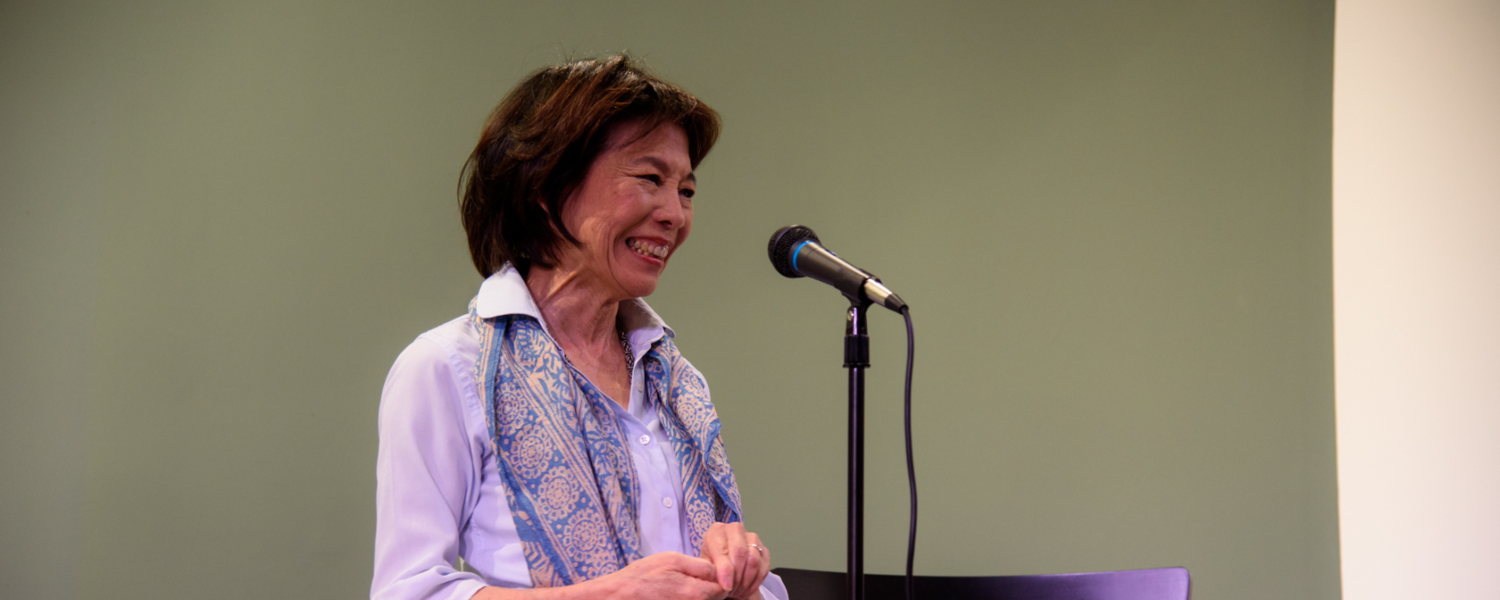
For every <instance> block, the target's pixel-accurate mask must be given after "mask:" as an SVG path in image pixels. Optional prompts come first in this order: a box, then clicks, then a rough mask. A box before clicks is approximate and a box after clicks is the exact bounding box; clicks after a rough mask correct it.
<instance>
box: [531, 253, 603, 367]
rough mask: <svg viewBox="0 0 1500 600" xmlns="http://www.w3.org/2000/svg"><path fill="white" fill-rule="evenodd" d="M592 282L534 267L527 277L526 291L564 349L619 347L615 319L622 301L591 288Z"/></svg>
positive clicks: (572, 274) (561, 270) (562, 272)
mask: <svg viewBox="0 0 1500 600" xmlns="http://www.w3.org/2000/svg"><path fill="white" fill-rule="evenodd" d="M589 279H590V278H588V277H583V276H580V274H579V273H578V272H576V271H567V270H564V269H559V268H551V269H546V268H541V267H538V266H535V265H533V266H532V267H531V269H530V272H529V273H527V276H526V288H527V289H528V290H529V291H530V292H531V299H532V300H533V301H535V302H536V307H537V309H539V310H541V311H542V318H543V319H545V320H546V322H547V330H548V333H550V334H551V335H552V337H553V338H554V339H556V340H557V342H558V343H560V344H563V345H564V346H568V347H576V348H590V349H592V348H596V347H599V346H603V345H604V344H616V343H618V342H616V341H615V340H616V339H617V337H616V333H615V331H616V327H615V319H616V317H617V315H618V314H619V310H620V299H619V298H615V297H613V296H612V295H611V294H609V293H608V292H607V291H606V290H603V289H600V288H599V287H598V286H594V285H590V281H589Z"/></svg>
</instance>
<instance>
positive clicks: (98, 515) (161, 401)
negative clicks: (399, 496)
mask: <svg viewBox="0 0 1500 600" xmlns="http://www.w3.org/2000/svg"><path fill="white" fill-rule="evenodd" d="M32 4H33V5H29V6H22V5H20V3H5V4H4V5H3V6H0V102H3V111H0V199H3V202H0V286H3V287H0V597H5V598H68V599H72V598H106V597H108V598H125V599H135V598H195V597H203V596H210V595H211V596H217V597H223V598H355V597H361V596H363V595H365V594H366V593H367V586H368V579H369V575H370V557H371V552H372V550H371V540H372V537H373V523H374V521H373V514H374V507H373V491H374V485H375V482H374V459H375V445H376V436H375V414H376V407H377V401H378V398H379V392H380V386H381V383H382V380H383V378H384V375H385V371H386V369H387V368H388V367H389V365H390V363H391V361H392V359H394V358H395V356H396V354H397V353H398V352H399V351H400V350H401V348H402V347H403V346H404V345H405V344H406V343H407V342H409V341H410V340H411V339H412V338H413V337H414V336H416V335H417V334H419V333H421V332H422V331H423V330H425V329H427V328H430V327H432V326H435V325H437V324H438V323H440V322H442V321H444V320H446V319H447V318H450V317H452V316H455V315H458V314H460V313H461V312H462V311H463V310H464V307H465V304H466V302H467V301H468V299H469V297H470V296H471V295H472V294H473V292H474V290H475V289H476V287H477V284H478V282H479V280H478V277H477V275H476V274H475V273H474V272H473V270H472V268H471V267H470V266H469V261H468V258H467V254H466V251H465V246H464V243H463V237H462V232H461V230H460V228H459V225H458V221H457V218H456V216H455V210H454V204H455V201H454V188H455V180H456V176H457V173H458V170H459V166H460V164H461V163H462V161H463V159H464V157H465V156H466V154H467V150H468V149H469V147H470V146H471V144H472V143H473V140H474V138H475V136H476V134H477V131H478V126H479V124H480V122H481V120H482V119H483V118H484V116H485V114H486V112H487V111H488V110H489V108H490V107H491V106H493V104H494V103H495V102H496V101H497V100H498V99H499V97H500V96H501V95H502V94H503V93H504V92H505V91H506V90H507V89H508V88H509V87H510V86H511V85H512V84H514V83H515V82H516V81H517V80H518V78H520V77H521V76H522V75H523V74H525V73H526V72H528V71H530V70H531V69H533V68H536V67H538V66H540V65H544V64H548V63H552V62H556V61H558V60H560V59H561V58H563V57H564V56H568V55H578V56H582V55H589V54H595V53H601V52H610V51H619V50H629V51H631V52H632V53H634V54H635V55H637V56H640V57H643V58H644V59H645V61H646V62H647V63H648V64H649V65H650V66H652V67H654V68H655V69H657V70H658V71H659V72H660V73H662V74H663V75H665V76H666V77H668V78H669V79H672V80H674V81H676V82H678V83H680V84H682V85H683V86H685V87H687V88H688V89H690V90H692V91H694V92H695V93H697V94H699V95H700V96H701V97H703V98H704V99H705V100H707V101H708V102H709V103H711V104H712V105H713V106H715V107H717V108H718V109H719V110H720V111H721V112H722V113H723V115H724V118H725V132H724V135H723V137H722V139H721V142H720V144H719V146H718V147H717V148H716V149H715V150H714V151H713V153H712V154H711V155H710V156H709V158H708V160H707V161H706V162H705V163H704V165H703V166H702V168H701V169H700V173H699V177H700V182H701V185H700V188H699V190H700V195H699V199H698V200H697V202H696V204H697V220H696V222H695V228H694V234H693V239H692V240H691V242H690V244H689V245H688V246H686V248H685V249H684V250H683V251H682V252H680V253H679V254H678V255H677V257H676V258H675V260H674V262H673V264H672V266H671V268H670V269H669V270H668V273H667V275H666V277H665V279H664V283H663V285H662V286H661V288H660V290H659V291H658V293H657V294H656V295H655V296H653V297H652V298H651V301H652V303H653V305H654V306H655V307H656V308H657V309H658V310H659V311H660V312H661V313H662V314H663V315H664V316H665V317H666V318H667V320H668V321H669V322H670V323H671V324H673V325H674V326H675V327H676V328H677V330H678V331H679V332H680V333H681V335H680V336H679V343H680V345H681V347H682V348H683V349H684V351H685V352H686V353H687V355H688V356H689V357H690V358H691V359H692V360H693V361H694V362H695V363H696V364H697V365H698V366H699V367H700V368H701V369H702V370H703V372H704V373H706V374H707V376H708V378H709V381H710V383H711V384H712V385H713V388H714V392H715V399H716V401H717V403H718V405H719V408H720V413H721V416H722V417H723V419H724V421H725V423H726V425H725V436H726V438H727V440H728V444H729V449H730V456H731V458H732V459H733V460H734V464H735V466H736V470H737V473H738V474H739V478H740V484H741V487H742V490H743V491H744V497H745V504H746V509H747V513H748V516H749V521H750V524H751V526H752V529H755V530H757V531H759V532H760V533H761V534H762V535H763V536H764V538H765V539H766V540H767V544H768V545H769V546H770V547H771V548H772V549H773V551H774V552H775V562H776V563H777V564H779V565H783V566H798V567H809V568H821V569H841V568H842V565H843V551H844V546H843V510H844V495H843V444H844V421H843V419H844V410H845V403H844V397H843V390H844V388H843V386H844V373H843V371H842V370H841V369H840V347H841V346H840V345H841V340H840V335H841V327H842V318H843V317H842V313H843V309H844V306H843V302H842V300H841V299H840V298H839V296H838V295H837V294H836V293H834V292H833V291H832V290H830V289H826V288H825V287H824V286H821V285H819V284H816V283H813V282H809V281H805V280H804V281H790V280H786V279H783V278H781V277H780V276H778V275H776V274H775V273H774V272H773V271H772V270H771V268H770V267H769V265H767V264H766V259H765V257H764V243H765V239H766V238H767V236H768V235H769V234H770V233H771V231H772V230H774V229H775V228H776V227H778V226H780V225H784V224H788V223H802V224H806V225H809V226H812V227H813V228H815V229H816V230H817V231H818V232H819V233H820V234H821V236H822V237H823V239H824V241H826V242H827V243H828V245H829V246H830V247H832V248H834V249H835V250H837V251H839V252H840V253H841V254H842V255H843V256H845V257H848V258H850V259H851V260H853V261H855V262H856V263H857V264H860V265H863V266H865V267H867V268H870V269H872V270H874V271H875V272H877V273H879V274H880V275H882V276H883V277H884V279H885V280H886V281H887V282H889V283H890V284H891V286H892V287H893V288H895V289H896V290H897V291H899V292H900V293H901V294H902V296H903V297H905V298H906V299H907V300H908V301H910V303H911V304H912V305H913V306H914V307H915V308H914V314H915V318H916V326H917V334H918V349H919V352H918V362H917V365H918V367H917V368H918V370H917V379H916V409H915V418H916V443H917V450H918V458H917V460H918V468H919V476H920V478H921V484H922V490H923V496H922V498H923V503H922V509H923V511H922V517H923V519H922V529H921V540H920V548H919V554H918V561H917V565H918V571H919V572H922V573H929V574H1001V573H1040V572H1068V571H1095V570H1112V569H1129V568H1140V567H1152V566H1167V565H1183V566H1186V567H1188V568H1189V569H1191V570H1192V573H1193V576H1194V579H1195V586H1194V587H1195V591H1196V592H1197V594H1196V596H1197V597H1198V598H1205V599H1209V598H1212V599H1220V598H1223V599H1249V598H1289V599H1301V598H1334V597H1337V596H1338V595H1339V580H1338V560H1339V556H1338V547H1337V541H1338V535H1337V533H1338V532H1337V516H1336V500H1335V473H1334V427H1333V386H1332V375H1333V370H1332V364H1333V362H1332V358H1333V356H1332V355H1333V351H1332V316H1331V314H1332V308H1331V307H1332V300H1331V292H1330V290H1331V284H1330V275H1331V273H1330V271H1331V268H1330V233H1329V232H1330V223H1329V214H1330V208H1329V197H1330V190H1329V187H1330V184H1329V168H1330V159H1329V144H1330V141H1329V140H1330V103H1331V81H1332V73H1331V65H1332V36H1333V21H1332V18H1333V3H1332V2H1330V1H1323V2H1302V1H1296V0H1282V1H1243V2H1208V3H1204V2H1186V1H1180V2H1172V1H1132V2H1024V3H1023V2H1005V3H979V2H975V3H966V2H940V3H924V4H922V5H920V6H918V5H916V4H915V3H913V4H910V5H902V4H893V3H883V4H866V3H827V4H805V3H801V2H771V3H756V4H753V5H745V6H729V5H727V4H726V3H680V4H670V3H651V4H649V5H645V6H635V7H626V6H623V5H621V4H619V3H597V4H593V3H578V2H568V3H547V4H539V5H534V6H520V5H508V4H501V3H478V2H475V3H442V4H438V3H387V4H388V5H387V6H379V7H377V6H370V5H369V4H368V3H360V2H324V3H310V2H243V3H201V2H181V3H175V4H174V3H167V2H138V3H132V4H134V5H133V6H129V7H126V6H121V5H120V3H102V2H101V3H78V2H53V3H32ZM872 335H873V337H874V345H875V350H874V360H875V367H874V369H873V370H872V372H871V376H870V388H871V391H870V411H871V414H870V422H869V429H870V431H869V433H870V446H869V458H870V473H869V492H870V498H869V511H870V519H869V520H870V525H869V546H868V557H869V565H870V568H871V570H872V571H875V572H897V571H899V570H900V568H901V564H902V560H903V558H902V556H903V552H904V546H905V543H904V536H905V531H906V520H905V519H906V495H905V488H904V485H905V480H904V473H903V471H902V458H901V453H900V442H899V440H900V438H899V431H900V406H899V398H900V396H899V387H900V368H899V367H900V362H901V360H902V350H903V345H902V336H903V331H902V329H901V328H900V325H899V321H898V320H897V318H895V317H894V316H893V315H890V314H877V315H875V316H874V322H873V325H872Z"/></svg>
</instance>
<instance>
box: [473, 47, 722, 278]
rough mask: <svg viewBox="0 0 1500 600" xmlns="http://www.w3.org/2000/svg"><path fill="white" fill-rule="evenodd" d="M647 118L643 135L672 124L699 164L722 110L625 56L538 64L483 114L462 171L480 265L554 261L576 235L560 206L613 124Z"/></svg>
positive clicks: (483, 270) (525, 267) (489, 269)
mask: <svg viewBox="0 0 1500 600" xmlns="http://www.w3.org/2000/svg"><path fill="white" fill-rule="evenodd" d="M636 120H640V121H642V122H644V124H645V125H646V127H644V128H642V130H641V131H642V133H641V135H645V134H647V133H649V132H651V131H652V130H653V129H655V128H656V127H657V126H660V125H662V124H666V123H674V124H677V125H679V126H681V127H682V129H683V131H684V132H686V133H687V140H688V158H689V160H690V161H691V162H692V166H693V167H694V168H697V166H698V163H699V162H700V161H702V160H703V157H704V155H706V154H708V151H709V149H710V148H712V147H713V145H714V141H715V140H716V139H718V137H719V115H718V113H716V112H714V109H712V108H709V106H708V105H707V104H704V103H703V102H701V101H699V100H698V99H697V98H695V97H694V96H693V95H692V94H689V93H687V92H686V91H683V89H682V88H679V87H677V86H675V85H672V84H670V83H667V82H666V81H663V80H661V79H659V78H657V77H656V76H654V75H652V74H650V73H648V72H647V71H646V70H645V69H643V68H641V67H640V66H639V65H637V64H636V63H635V61H633V60H631V58H630V57H628V56H625V55H616V56H610V57H606V58H598V59H588V60H579V61H573V62H569V63H567V64H563V65H558V66H554V67H547V68H544V69H540V70H538V71H536V72H534V73H532V74H531V75H530V76H528V77H526V79H524V80H522V81H521V83H520V84H519V85H517V86H516V87H515V89H513V90H511V91H510V93H509V94H507V95H506V96H505V99H504V100H501V101H500V105H499V106H496V107H495V110H494V111H493V112H491V113H490V116H489V118H488V119H486V120H485V123H484V130H483V131H482V132H481V133H480V135H479V144H478V145H477V146H475V148H474V152H473V154H470V155H469V160H468V162H466V163H464V168H463V173H462V175H461V176H460V178H459V213H460V214H461V216H462V218H463V224H464V231H466V232H467V233H468V236H469V254H470V255H471V256H473V258H474V267H475V268H477V269H479V273H480V274H481V275H483V276H485V277H489V276H490V275H491V274H493V273H495V272H496V271H499V270H500V267H502V266H503V265H504V264H505V263H506V262H510V263H513V264H515V265H516V268H517V269H519V270H520V271H521V272H522V273H523V274H525V273H527V272H528V271H529V269H530V267H531V265H533V264H536V265H541V266H543V267H551V266H554V265H555V260H556V256H557V255H556V252H557V248H558V245H559V244H561V243H563V242H564V241H566V242H567V243H573V244H576V243H578V240H577V239H576V238H574V237H573V234H572V233H571V232H569V231H568V229H567V227H566V226H565V225H563V222H562V212H563V211H562V209H563V204H564V203H565V202H566V201H567V199H568V196H569V195H571V193H572V192H573V190H574V189H576V188H577V187H578V185H579V184H580V183H582V182H583V178H584V175H586V174H587V173H588V169H589V166H590V165H591V164H593V162H594V158H595V157H597V156H598V155H599V152H600V151H602V150H603V149H604V144H605V142H606V141H607V140H608V139H609V134H610V132H611V131H613V128H614V127H615V126H617V125H620V124H621V123H624V122H626V121H636Z"/></svg>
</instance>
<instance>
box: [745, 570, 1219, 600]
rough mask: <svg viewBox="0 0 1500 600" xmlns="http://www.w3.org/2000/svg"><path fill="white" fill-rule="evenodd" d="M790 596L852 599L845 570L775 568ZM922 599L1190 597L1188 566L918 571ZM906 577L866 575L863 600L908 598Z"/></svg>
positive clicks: (1159, 599)
mask: <svg viewBox="0 0 1500 600" xmlns="http://www.w3.org/2000/svg"><path fill="white" fill-rule="evenodd" d="M775 573H776V574H777V575H780V576H781V580H782V581H783V582H785V583H786V589H787V593H788V595H790V596H791V600H848V598H847V589H846V587H845V585H844V573H843V572H841V571H809V570H806V569H788V568H780V569H775ZM915 579H916V582H915V583H916V597H917V598H918V599H919V600H965V599H972V600H1188V598H1189V597H1190V595H1191V593H1192V591H1191V589H1192V580H1191V578H1189V577H1188V571H1187V569H1184V568H1182V567H1169V568H1164V569H1140V570H1136V571H1106V572H1103V573H1067V574H1063V575H1002V576H992V577H939V576H932V575H918V576H916V578H915ZM905 598H906V578H905V577H903V576H901V575H870V574H866V575H865V600H905Z"/></svg>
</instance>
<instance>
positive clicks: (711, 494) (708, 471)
mask: <svg viewBox="0 0 1500 600" xmlns="http://www.w3.org/2000/svg"><path fill="white" fill-rule="evenodd" d="M469 318H470V321H471V322H472V323H473V325H474V328H475V330H476V331H478V332H479V336H480V342H479V359H478V361H477V363H476V365H475V371H476V372H475V375H476V379H477V380H478V381H479V387H480V388H481V389H480V393H481V395H480V398H483V399H484V403H485V417H486V418H487V420H488V421H489V427H490V441H491V443H492V444H493V446H494V450H495V454H496V458H497V460H496V461H495V462H496V463H497V465H498V467H499V471H500V478H501V482H502V483H503V486H504V488H505V497H506V501H507V502H509V503H510V512H511V515H512V516H513V517H514V518H515V522H516V530H517V532H518V533H519V534H520V538H521V548H522V553H523V554H524V555H525V557H526V565H527V568H528V569H529V570H530V572H531V581H532V584H533V585H535V586H537V587H556V586H564V585H570V584H574V583H580V582H583V581H587V580H589V579H593V578H595V577H599V576H601V575H607V574H609V573H613V572H615V571H617V570H619V569H621V568H623V567H624V566H625V565H627V564H629V563H630V562H631V561H634V560H636V559H638V558H641V540H640V526H639V524H638V522H637V521H638V516H637V514H636V506H637V505H636V501H637V497H638V495H639V493H640V487H639V483H638V479H637V476H636V473H635V465H634V463H633V462H632V461H631V458H630V449H629V448H628V447H627V446H626V442H625V438H624V432H623V431H622V427H621V425H620V424H619V422H618V420H617V419H616V417H615V414H614V412H613V409H612V408H610V406H609V403H610V402H612V400H610V399H609V397H607V396H605V395H604V394H603V393H602V392H600V391H599V389H598V388H596V387H594V385H593V384H592V383H590V382H589V381H588V379H587V378H585V377H584V376H583V374H582V373H580V372H579V371H578V370H577V369H575V368H574V367H573V365H572V364H571V363H569V362H568V360H567V358H566V357H564V355H563V352H562V348H560V347H559V346H558V345H557V343H556V342H554V341H553V340H552V338H551V336H549V335H547V333H546V332H545V331H544V330H543V329H542V327H541V324H540V323H538V322H537V321H536V319H534V318H532V317H530V316H526V315H517V314H511V315H501V316H498V317H493V318H488V319H485V318H481V317H479V315H478V313H477V312H476V311H475V308H474V304H470V306H469ZM641 361H642V365H643V367H644V371H645V374H646V390H645V393H646V394H648V395H649V396H648V400H647V401H648V402H651V401H654V402H656V403H657V418H658V419H659V420H660V422H661V425H662V429H663V431H664V432H665V433H666V435H667V437H668V438H669V439H670V441H671V448H672V449H673V450H674V451H675V452H676V454H677V461H678V465H680V467H681V472H682V489H683V500H684V502H683V510H685V511H686V515H687V519H686V521H687V531H686V532H685V533H686V537H687V542H688V548H686V549H687V551H688V554H690V555H696V554H698V552H699V550H700V549H701V548H702V545H703V536H704V534H705V533H706V532H707V531H708V528H709V526H711V525H713V524H714V522H715V521H722V522H738V521H740V520H741V518H742V517H741V513H740V494H739V490H738V488H737V487H736V486H735V482H734V472H733V471H732V470H730V468H729V460H728V458H727V456H726V455H725V453H724V442H723V440H722V439H721V438H720V437H719V418H718V415H717V414H716V413H715V412H714V408H713V404H711V403H710V402H709V398H708V387H707V385H706V384H705V383H704V381H703V376H702V375H701V374H699V373H698V370H697V369H694V368H693V366H692V365H690V364H688V362H687V361H686V360H684V359H683V358H682V355H681V354H680V353H678V351H677V347H676V345H674V344H673V343H672V340H671V338H670V337H663V338H662V339H661V340H660V341H658V342H657V343H656V344H655V345H653V346H652V348H651V350H650V351H649V352H647V353H646V355H645V356H644V357H642V359H641Z"/></svg>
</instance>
